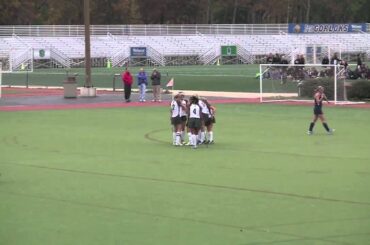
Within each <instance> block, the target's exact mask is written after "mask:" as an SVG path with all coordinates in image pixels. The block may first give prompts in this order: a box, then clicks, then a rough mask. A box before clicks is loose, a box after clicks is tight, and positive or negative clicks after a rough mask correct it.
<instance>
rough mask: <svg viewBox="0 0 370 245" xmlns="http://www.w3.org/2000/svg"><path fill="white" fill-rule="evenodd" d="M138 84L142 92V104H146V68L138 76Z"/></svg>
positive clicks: (141, 69)
mask: <svg viewBox="0 0 370 245" xmlns="http://www.w3.org/2000/svg"><path fill="white" fill-rule="evenodd" d="M137 84H138V86H139V91H140V102H145V94H146V87H147V86H148V79H147V75H146V72H145V71H144V68H140V71H139V73H138V74H137Z"/></svg>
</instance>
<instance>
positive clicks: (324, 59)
mask: <svg viewBox="0 0 370 245" xmlns="http://www.w3.org/2000/svg"><path fill="white" fill-rule="evenodd" d="M321 64H322V65H329V57H328V56H327V55H325V56H324V58H323V59H322V61H321Z"/></svg>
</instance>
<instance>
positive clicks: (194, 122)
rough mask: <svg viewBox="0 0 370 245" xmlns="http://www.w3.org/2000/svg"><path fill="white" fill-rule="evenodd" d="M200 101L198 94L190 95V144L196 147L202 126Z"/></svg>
mask: <svg viewBox="0 0 370 245" xmlns="http://www.w3.org/2000/svg"><path fill="white" fill-rule="evenodd" d="M198 102H199V99H198V98H197V97H196V96H191V97H190V105H189V111H188V112H189V121H188V127H189V129H190V133H191V137H190V144H191V145H192V146H193V148H194V149H195V148H197V138H198V133H199V130H200V128H201V126H202V122H201V109H200V107H199V105H198Z"/></svg>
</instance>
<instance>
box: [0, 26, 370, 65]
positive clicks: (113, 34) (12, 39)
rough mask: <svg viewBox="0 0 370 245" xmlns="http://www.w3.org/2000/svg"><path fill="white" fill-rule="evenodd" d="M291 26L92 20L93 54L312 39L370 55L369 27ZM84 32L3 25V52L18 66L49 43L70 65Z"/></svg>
mask: <svg viewBox="0 0 370 245" xmlns="http://www.w3.org/2000/svg"><path fill="white" fill-rule="evenodd" d="M368 26H369V25H368ZM287 30H288V26H287V24H270V25H268V24H266V25H110V26H91V35H92V36H91V57H92V58H101V59H110V60H112V61H113V65H116V66H119V65H122V62H123V61H125V60H127V59H128V57H129V56H130V51H129V50H130V47H147V48H148V52H149V55H148V56H151V58H153V60H154V61H155V63H157V64H159V65H166V57H174V56H178V57H181V56H192V57H197V58H198V59H199V60H200V61H202V63H204V64H209V63H212V62H215V59H216V58H217V57H219V56H220V46H222V45H237V46H238V49H240V50H242V51H243V52H241V53H240V55H241V56H245V57H242V58H244V61H245V62H253V61H254V59H253V57H256V56H262V55H266V54H268V53H282V54H288V55H290V54H291V53H292V52H295V53H297V52H298V53H299V52H300V53H304V52H305V48H306V47H307V46H308V45H318V46H319V45H327V46H333V47H336V48H340V49H341V52H363V53H366V54H367V56H368V57H369V56H370V34H369V27H368V30H367V32H364V33H353V34H351V33H348V34H293V35H291V34H287ZM83 35H84V29H83V26H47V25H45V26H0V58H1V57H10V58H9V59H10V60H12V61H13V64H12V65H13V66H14V67H16V66H20V64H21V63H22V62H24V60H22V59H30V55H28V54H29V53H31V52H32V50H34V49H50V50H51V51H52V52H51V53H52V58H53V59H55V60H56V61H57V62H58V64H60V65H61V66H66V67H70V66H73V65H74V62H77V61H78V60H83V59H84V56H85V54H84V49H85V45H84V36H83ZM31 57H32V55H31Z"/></svg>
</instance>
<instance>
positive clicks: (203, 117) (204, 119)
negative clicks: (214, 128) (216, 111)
mask: <svg viewBox="0 0 370 245" xmlns="http://www.w3.org/2000/svg"><path fill="white" fill-rule="evenodd" d="M208 116H209V115H208V114H205V113H202V121H203V122H205V121H207V119H208Z"/></svg>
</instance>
